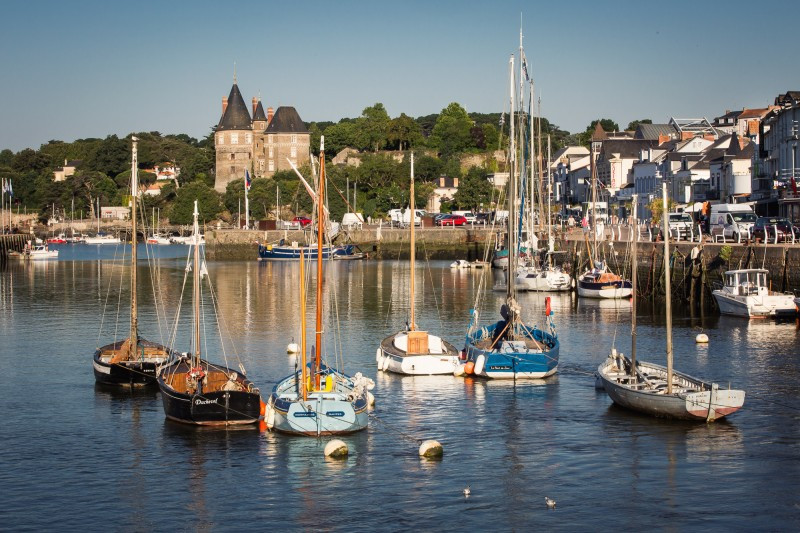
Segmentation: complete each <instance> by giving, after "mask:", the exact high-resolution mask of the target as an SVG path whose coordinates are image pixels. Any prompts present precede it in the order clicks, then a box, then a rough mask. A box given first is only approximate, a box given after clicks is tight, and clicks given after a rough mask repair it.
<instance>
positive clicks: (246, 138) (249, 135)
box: [244, 133, 253, 144]
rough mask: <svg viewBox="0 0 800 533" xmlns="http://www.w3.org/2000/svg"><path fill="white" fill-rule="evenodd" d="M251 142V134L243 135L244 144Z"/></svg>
mask: <svg viewBox="0 0 800 533" xmlns="http://www.w3.org/2000/svg"><path fill="white" fill-rule="evenodd" d="M252 142H253V134H252V133H245V134H244V143H245V144H250V143H252Z"/></svg>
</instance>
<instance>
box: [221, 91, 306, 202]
mask: <svg viewBox="0 0 800 533" xmlns="http://www.w3.org/2000/svg"><path fill="white" fill-rule="evenodd" d="M310 147H311V135H310V134H309V132H308V129H307V128H306V126H305V124H304V123H303V121H302V120H301V119H300V115H299V114H298V113H297V111H296V110H295V108H294V107H288V106H282V107H279V108H278V109H277V111H275V112H273V110H272V108H271V107H270V108H267V112H266V113H265V112H264V107H263V106H262V104H261V100H260V98H255V97H254V98H253V99H252V115H251V114H250V110H249V109H248V108H247V105H246V104H245V102H244V98H242V93H241V92H240V91H239V86H238V85H237V83H236V81H234V83H233V87H231V92H230V94H229V95H228V97H227V98H224V97H223V99H222V117H221V118H220V120H219V124H218V125H217V127H216V128H215V132H214V148H215V152H216V176H215V180H214V188H215V189H216V190H217V191H218V192H225V188H226V187H227V185H228V183H230V182H231V181H233V180H236V179H242V178H244V176H245V171H250V174H251V176H252V177H253V179H256V178H266V177H270V176H272V175H273V174H275V172H277V171H279V170H289V169H291V165H290V164H289V161H288V160H291V161H292V163H294V164H295V165H297V166H301V165H303V164H306V163H308V162H309V159H310V153H309V151H310Z"/></svg>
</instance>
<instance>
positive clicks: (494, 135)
mask: <svg viewBox="0 0 800 533" xmlns="http://www.w3.org/2000/svg"><path fill="white" fill-rule="evenodd" d="M481 129H483V142H484V144H485V146H486V149H487V150H498V149H499V148H500V132H498V131H497V127H496V126H495V125H494V124H484V125H483V126H481Z"/></svg>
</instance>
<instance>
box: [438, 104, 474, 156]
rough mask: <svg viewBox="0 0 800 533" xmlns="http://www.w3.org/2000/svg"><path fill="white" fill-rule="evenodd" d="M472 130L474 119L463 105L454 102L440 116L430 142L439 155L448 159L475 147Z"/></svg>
mask: <svg viewBox="0 0 800 533" xmlns="http://www.w3.org/2000/svg"><path fill="white" fill-rule="evenodd" d="M471 130H472V119H470V118H469V115H468V114H467V112H466V110H465V109H464V108H463V107H461V105H459V104H457V103H455V102H453V103H451V104H450V105H448V106H447V107H446V108H444V109H442V112H441V113H440V114H439V118H438V119H437V120H436V125H435V126H434V127H433V132H432V133H431V137H430V142H431V144H432V145H433V146H434V147H435V148H437V149H438V150H439V155H440V156H441V157H442V158H444V159H447V158H449V157H450V156H451V155H454V154H457V153H459V152H463V151H464V150H466V149H467V148H470V147H472V146H474V145H473V141H472V135H471V133H470V131H471Z"/></svg>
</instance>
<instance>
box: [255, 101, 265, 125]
mask: <svg viewBox="0 0 800 533" xmlns="http://www.w3.org/2000/svg"><path fill="white" fill-rule="evenodd" d="M257 120H261V121H263V122H266V121H267V114H266V113H264V106H262V105H261V100H259V101H258V105H257V106H256V112H255V113H253V122H255V121H257Z"/></svg>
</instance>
